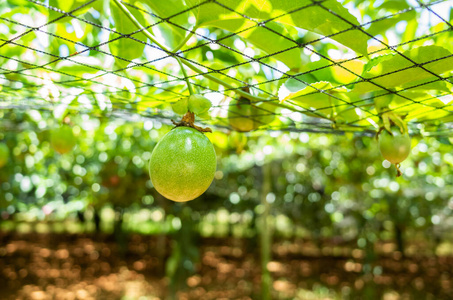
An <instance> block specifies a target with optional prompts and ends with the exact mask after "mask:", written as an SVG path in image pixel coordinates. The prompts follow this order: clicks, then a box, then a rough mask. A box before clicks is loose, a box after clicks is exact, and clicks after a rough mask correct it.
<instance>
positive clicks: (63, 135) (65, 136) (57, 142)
mask: <svg viewBox="0 0 453 300" xmlns="http://www.w3.org/2000/svg"><path fill="white" fill-rule="evenodd" d="M50 144H51V145H52V147H53V148H54V149H55V151H57V152H58V153H60V154H64V153H67V152H69V151H71V150H72V149H73V148H74V147H75V145H76V139H75V136H74V133H73V132H72V128H71V127H69V126H68V125H63V126H61V127H59V128H56V129H53V130H52V131H51V133H50Z"/></svg>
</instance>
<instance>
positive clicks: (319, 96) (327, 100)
mask: <svg viewBox="0 0 453 300" xmlns="http://www.w3.org/2000/svg"><path fill="white" fill-rule="evenodd" d="M324 90H328V91H326V92H321V91H324ZM346 92H347V89H346V88H344V87H343V88H337V89H334V88H333V85H332V83H330V82H327V81H320V82H316V83H313V84H310V86H307V87H305V88H303V89H301V90H299V91H296V92H289V93H288V92H287V91H284V90H282V89H281V90H279V98H280V99H281V101H282V102H283V101H289V100H291V102H292V103H294V104H295V105H297V106H299V107H302V108H305V109H307V110H309V111H314V113H308V114H309V115H311V116H315V117H323V118H327V119H332V118H334V117H335V115H336V114H337V110H338V109H337V107H338V106H340V105H341V108H342V109H345V108H349V107H350V105H348V104H347V103H349V99H348V97H347V96H346ZM333 95H335V97H332V96H333Z"/></svg>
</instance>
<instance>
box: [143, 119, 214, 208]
mask: <svg viewBox="0 0 453 300" xmlns="http://www.w3.org/2000/svg"><path fill="white" fill-rule="evenodd" d="M215 171H216V154H215V150H214V146H213V145H212V143H211V141H210V140H209V139H208V138H207V137H206V136H205V135H204V134H203V133H201V132H200V131H198V130H197V129H195V128H191V127H187V126H179V127H176V128H174V129H172V130H171V131H170V132H169V133H167V134H166V135H165V136H164V137H163V138H162V140H161V141H160V142H159V143H158V144H157V145H156V147H155V148H154V150H153V152H152V154H151V160H150V164H149V173H150V177H151V182H152V183H153V185H154V187H155V188H156V190H157V191H158V192H159V193H160V194H161V195H163V196H164V197H166V198H168V199H170V200H173V201H176V202H186V201H189V200H193V199H195V198H197V197H198V196H200V195H201V194H203V193H204V192H205V191H206V190H207V189H208V187H209V186H210V185H211V182H212V180H213V179H214V174H215Z"/></svg>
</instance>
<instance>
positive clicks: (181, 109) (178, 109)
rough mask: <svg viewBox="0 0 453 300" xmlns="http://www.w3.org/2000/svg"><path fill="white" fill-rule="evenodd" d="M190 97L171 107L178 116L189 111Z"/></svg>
mask: <svg viewBox="0 0 453 300" xmlns="http://www.w3.org/2000/svg"><path fill="white" fill-rule="evenodd" d="M188 100H189V97H184V98H182V99H180V100H178V101H176V102H175V103H173V104H172V105H171V108H172V109H173V111H174V112H175V113H177V114H178V115H183V114H185V113H186V112H187V111H188V110H189V102H188Z"/></svg>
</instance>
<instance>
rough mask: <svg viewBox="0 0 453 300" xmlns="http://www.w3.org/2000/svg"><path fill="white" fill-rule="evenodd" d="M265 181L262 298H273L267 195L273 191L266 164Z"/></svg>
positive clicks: (261, 241) (261, 242) (262, 190)
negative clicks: (269, 264) (268, 266)
mask: <svg viewBox="0 0 453 300" xmlns="http://www.w3.org/2000/svg"><path fill="white" fill-rule="evenodd" d="M262 171H263V172H262V174H263V181H262V187H261V205H262V206H263V211H262V213H261V215H260V216H259V217H258V220H257V221H258V222H259V225H260V226H259V227H258V229H259V237H260V246H261V247H260V248H261V299H262V300H270V299H271V289H272V278H271V274H270V272H269V270H268V268H267V265H268V263H269V262H270V261H271V254H272V253H271V251H272V248H271V247H272V225H271V224H270V223H269V215H270V208H271V205H270V203H269V202H268V201H267V199H266V198H267V195H268V194H269V192H270V191H271V184H272V182H271V167H270V165H269V164H266V165H264V166H263V167H262Z"/></svg>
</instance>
